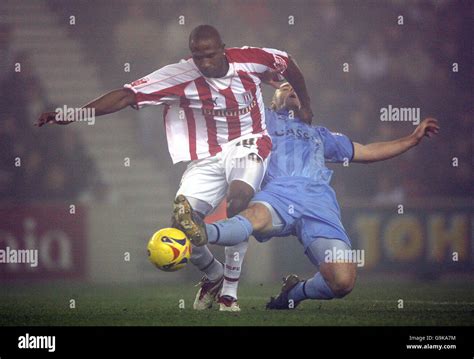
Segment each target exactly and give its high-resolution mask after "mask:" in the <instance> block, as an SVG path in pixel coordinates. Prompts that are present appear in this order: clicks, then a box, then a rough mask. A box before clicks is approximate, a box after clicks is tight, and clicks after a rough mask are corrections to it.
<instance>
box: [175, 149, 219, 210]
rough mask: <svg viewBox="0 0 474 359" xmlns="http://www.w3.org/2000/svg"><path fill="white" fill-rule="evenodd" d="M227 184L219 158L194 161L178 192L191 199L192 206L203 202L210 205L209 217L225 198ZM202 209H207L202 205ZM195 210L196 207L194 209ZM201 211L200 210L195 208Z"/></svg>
mask: <svg viewBox="0 0 474 359" xmlns="http://www.w3.org/2000/svg"><path fill="white" fill-rule="evenodd" d="M226 191H227V182H226V178H225V175H224V171H223V169H222V165H221V164H220V163H219V161H218V159H217V158H214V157H212V158H205V159H203V160H198V161H193V162H191V163H190V165H189V166H188V168H187V169H186V171H185V172H184V174H183V177H182V178H181V183H180V186H179V189H178V191H177V195H178V194H183V195H185V196H186V197H187V198H189V199H190V202H191V205H193V203H195V202H198V203H199V202H203V203H206V204H207V205H208V210H207V213H204V212H202V210H200V211H201V212H202V213H203V214H205V215H207V214H208V213H209V212H210V211H211V210H212V209H214V208H215V207H217V206H218V205H219V203H220V202H221V201H222V199H223V198H224V197H225V194H226ZM201 207H203V208H204V207H206V206H204V205H202V206H201ZM193 208H194V207H193ZM194 209H196V210H199V209H198V208H194Z"/></svg>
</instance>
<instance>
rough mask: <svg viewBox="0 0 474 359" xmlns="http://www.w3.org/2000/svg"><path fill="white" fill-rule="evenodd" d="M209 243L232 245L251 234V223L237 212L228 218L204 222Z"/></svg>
mask: <svg viewBox="0 0 474 359" xmlns="http://www.w3.org/2000/svg"><path fill="white" fill-rule="evenodd" d="M206 231H207V239H208V241H209V243H212V244H218V245H221V246H234V245H236V244H239V243H241V242H243V241H245V240H247V239H248V238H249V237H250V235H251V234H252V231H253V228H252V223H250V221H249V220H248V219H247V218H245V217H244V216H241V215H240V214H238V215H237V216H234V217H232V218H230V219H225V220H223V221H218V222H215V223H212V224H206Z"/></svg>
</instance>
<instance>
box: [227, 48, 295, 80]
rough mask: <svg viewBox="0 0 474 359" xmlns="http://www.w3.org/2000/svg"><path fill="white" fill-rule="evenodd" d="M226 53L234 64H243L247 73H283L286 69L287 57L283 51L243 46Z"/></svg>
mask: <svg viewBox="0 0 474 359" xmlns="http://www.w3.org/2000/svg"><path fill="white" fill-rule="evenodd" d="M228 53H229V54H230V55H231V59H232V60H233V61H235V62H238V63H241V64H245V66H246V67H248V68H247V69H246V70H247V71H248V72H254V73H264V72H266V71H272V72H276V73H280V74H282V73H284V72H285V71H286V69H287V67H288V62H289V55H288V54H287V53H286V52H285V51H281V50H277V49H271V48H260V47H250V46H245V47H242V48H240V49H235V48H234V49H230V50H228Z"/></svg>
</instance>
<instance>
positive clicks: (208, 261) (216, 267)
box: [191, 246, 224, 282]
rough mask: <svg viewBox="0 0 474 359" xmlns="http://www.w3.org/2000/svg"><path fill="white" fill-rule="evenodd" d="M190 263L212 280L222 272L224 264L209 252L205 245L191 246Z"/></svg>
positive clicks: (219, 276) (220, 275)
mask: <svg viewBox="0 0 474 359" xmlns="http://www.w3.org/2000/svg"><path fill="white" fill-rule="evenodd" d="M191 263H192V264H194V265H195V266H196V267H198V268H199V269H200V270H201V272H204V274H206V277H207V278H208V279H209V280H210V281H211V282H214V281H215V280H217V279H219V278H221V277H222V275H223V274H224V266H223V265H222V263H221V262H219V261H218V260H217V259H216V258H214V255H213V254H212V253H211V251H210V250H209V248H207V246H202V247H196V246H193V247H192V251H191Z"/></svg>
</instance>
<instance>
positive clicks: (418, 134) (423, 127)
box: [413, 117, 440, 144]
mask: <svg viewBox="0 0 474 359" xmlns="http://www.w3.org/2000/svg"><path fill="white" fill-rule="evenodd" d="M439 129H440V127H439V125H438V120H436V119H435V118H432V117H429V118H427V119H425V120H423V121H422V122H421V123H420V124H419V125H418V126H417V128H416V129H415V131H413V136H414V137H415V139H416V143H417V144H418V143H420V141H421V140H422V139H423V137H424V136H426V137H430V138H431V137H432V136H433V135H435V134H438V133H439Z"/></svg>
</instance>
